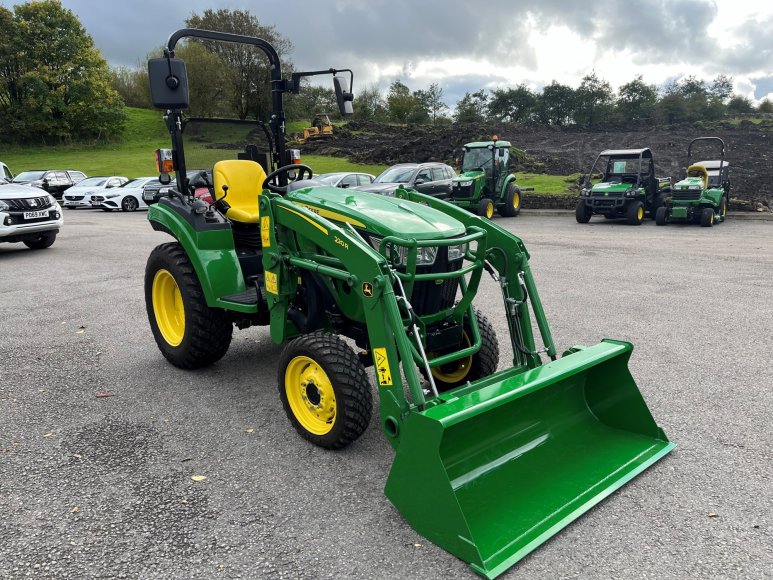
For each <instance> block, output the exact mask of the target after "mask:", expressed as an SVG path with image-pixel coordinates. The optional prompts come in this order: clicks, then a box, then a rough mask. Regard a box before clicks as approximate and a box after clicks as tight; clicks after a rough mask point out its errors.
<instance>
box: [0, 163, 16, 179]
mask: <svg viewBox="0 0 773 580" xmlns="http://www.w3.org/2000/svg"><path fill="white" fill-rule="evenodd" d="M0 179H2V180H3V181H11V180H12V179H13V173H11V170H10V169H8V166H7V165H6V164H5V163H3V162H2V161H0Z"/></svg>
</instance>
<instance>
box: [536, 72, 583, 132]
mask: <svg viewBox="0 0 773 580" xmlns="http://www.w3.org/2000/svg"><path fill="white" fill-rule="evenodd" d="M574 108H575V91H574V89H573V88H572V87H570V86H568V85H562V84H561V83H557V82H556V81H553V82H551V83H550V84H549V85H548V86H546V87H545V88H544V89H542V94H541V95H539V96H538V97H537V105H536V107H535V112H536V115H537V119H538V120H539V121H540V122H541V123H543V124H545V125H558V126H559V127H560V126H563V125H566V124H567V123H570V122H571V121H572V118H573V117H572V113H573V111H574Z"/></svg>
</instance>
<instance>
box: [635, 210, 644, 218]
mask: <svg viewBox="0 0 773 580" xmlns="http://www.w3.org/2000/svg"><path fill="white" fill-rule="evenodd" d="M636 217H637V218H638V219H639V220H642V219H644V208H643V207H640V208H639V209H638V211H637V212H636Z"/></svg>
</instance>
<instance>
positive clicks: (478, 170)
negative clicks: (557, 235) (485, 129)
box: [449, 136, 533, 219]
mask: <svg viewBox="0 0 773 580" xmlns="http://www.w3.org/2000/svg"><path fill="white" fill-rule="evenodd" d="M509 159H510V142H509V141H498V140H497V138H496V136H495V137H493V140H492V141H475V142H473V143H467V144H466V145H465V146H464V149H463V151H462V158H461V167H462V172H461V174H460V175H459V176H458V177H456V178H454V180H453V181H452V183H451V198H450V200H449V201H451V202H452V203H453V204H454V205H457V206H459V207H463V208H465V209H466V210H469V211H471V212H473V213H476V214H477V215H479V216H483V217H486V218H488V219H491V218H492V217H493V215H494V209H496V210H497V211H498V212H499V215H501V216H504V217H515V216H517V215H518V214H519V213H520V211H521V202H522V201H523V200H522V198H521V192H523V191H532V190H533V188H523V189H522V188H520V187H518V186H517V185H516V184H515V175H513V174H512V173H508V171H507V162H508V161H509Z"/></svg>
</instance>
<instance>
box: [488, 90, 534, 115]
mask: <svg viewBox="0 0 773 580" xmlns="http://www.w3.org/2000/svg"><path fill="white" fill-rule="evenodd" d="M536 104H537V97H536V96H535V95H534V93H533V92H531V89H529V87H527V86H526V85H524V84H520V85H518V86H517V87H515V88H514V89H494V90H493V91H491V100H490V101H489V103H488V114H489V115H490V116H491V117H493V118H494V119H497V120H499V121H510V122H512V123H521V122H523V121H527V120H529V118H530V117H531V116H532V114H533V112H534V107H535V105H536Z"/></svg>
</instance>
